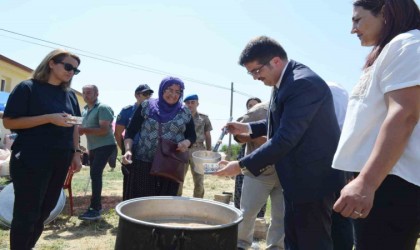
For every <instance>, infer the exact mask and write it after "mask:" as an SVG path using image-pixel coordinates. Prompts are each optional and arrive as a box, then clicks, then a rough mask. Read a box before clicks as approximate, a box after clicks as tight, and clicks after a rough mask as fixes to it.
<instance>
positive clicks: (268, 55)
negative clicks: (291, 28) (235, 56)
mask: <svg viewBox="0 0 420 250" xmlns="http://www.w3.org/2000/svg"><path fill="white" fill-rule="evenodd" d="M276 56H278V57H280V58H281V59H282V60H287V53H286V51H285V50H284V49H283V47H282V46H281V45H280V44H279V43H278V42H277V41H276V40H274V39H272V38H270V37H267V36H259V37H256V38H254V39H252V40H251V41H250V42H249V43H248V44H247V45H246V46H245V48H244V50H243V51H242V53H241V56H240V57H239V64H240V65H241V66H244V65H245V64H247V63H250V62H253V61H258V63H260V64H263V63H266V62H268V61H269V60H270V59H272V58H273V57H276Z"/></svg>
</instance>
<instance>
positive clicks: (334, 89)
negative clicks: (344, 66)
mask: <svg viewBox="0 0 420 250" xmlns="http://www.w3.org/2000/svg"><path fill="white" fill-rule="evenodd" d="M327 84H328V87H330V90H331V93H332V96H333V101H334V110H335V115H336V116H337V121H338V125H339V126H340V129H342V128H343V124H344V118H345V117H346V110H347V103H348V101H349V94H348V93H347V90H345V89H344V88H343V86H341V85H340V84H338V83H335V82H327Z"/></svg>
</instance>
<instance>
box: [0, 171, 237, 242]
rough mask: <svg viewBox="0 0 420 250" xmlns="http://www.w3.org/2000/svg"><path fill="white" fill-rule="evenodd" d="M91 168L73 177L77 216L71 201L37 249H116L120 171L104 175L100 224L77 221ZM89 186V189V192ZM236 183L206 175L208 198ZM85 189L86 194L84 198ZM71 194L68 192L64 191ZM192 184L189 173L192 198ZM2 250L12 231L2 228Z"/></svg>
mask: <svg viewBox="0 0 420 250" xmlns="http://www.w3.org/2000/svg"><path fill="white" fill-rule="evenodd" d="M88 178H89V168H88V167H84V168H83V169H82V171H81V172H80V173H77V174H75V175H74V177H73V183H72V190H73V202H74V215H73V216H70V214H69V199H68V198H67V200H66V206H65V207H64V209H63V211H62V212H61V214H60V215H59V216H58V217H57V218H56V219H55V220H54V221H53V222H51V223H50V224H48V225H46V227H45V230H44V232H43V234H42V235H41V238H40V239H39V241H38V243H37V245H36V248H35V249H37V250H52V249H57V250H61V249H66V250H67V249H77V250H80V249H83V250H85V249H86V250H96V249H97V250H99V249H100V250H104V249H114V245H115V240H116V235H117V231H118V219H119V218H118V215H117V214H116V213H115V210H114V208H115V206H116V205H117V204H118V203H119V202H121V193H122V174H121V171H120V168H119V167H117V169H116V170H115V171H113V172H110V171H109V167H106V169H105V171H104V176H103V192H102V194H103V196H102V204H103V210H104V212H103V214H102V217H103V218H102V220H100V221H98V222H85V221H81V220H79V219H78V218H77V215H79V214H81V213H83V212H84V211H85V209H86V208H87V206H88V205H89V199H90V185H88V184H89V181H88ZM86 187H88V188H87V189H86ZM233 187H234V180H233V179H227V178H219V177H215V176H210V175H206V178H205V192H206V193H205V198H207V199H213V197H214V195H215V194H222V192H224V191H226V192H233ZM85 190H87V191H86V195H85ZM65 193H66V195H68V192H67V190H65ZM192 193H193V182H192V178H191V174H190V173H188V175H187V178H186V181H185V184H184V191H183V196H187V197H192ZM0 249H9V230H8V229H7V228H5V227H0Z"/></svg>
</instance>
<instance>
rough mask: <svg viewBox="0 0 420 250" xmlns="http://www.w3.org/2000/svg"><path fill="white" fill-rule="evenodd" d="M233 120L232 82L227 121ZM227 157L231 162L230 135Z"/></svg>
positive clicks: (231, 84) (230, 135) (230, 137)
mask: <svg viewBox="0 0 420 250" xmlns="http://www.w3.org/2000/svg"><path fill="white" fill-rule="evenodd" d="M232 119H233V82H231V83H230V117H229V121H232ZM227 156H228V159H229V160H232V159H231V157H232V134H230V133H229V144H228V152H227Z"/></svg>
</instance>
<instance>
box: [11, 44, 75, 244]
mask: <svg viewBox="0 0 420 250" xmlns="http://www.w3.org/2000/svg"><path fill="white" fill-rule="evenodd" d="M79 64H80V59H79V57H77V56H76V55H73V54H71V53H69V52H67V51H64V50H61V49H56V50H54V51H52V52H50V53H49V54H48V55H47V56H46V57H45V58H44V60H43V61H42V62H41V64H40V65H39V66H38V67H37V68H36V70H35V71H34V72H33V75H32V78H31V79H29V80H26V81H23V82H21V83H20V84H18V85H17V86H16V87H15V88H14V90H13V91H12V93H11V94H10V96H9V99H8V101H7V105H6V109H5V111H4V117H3V124H4V127H5V128H8V129H11V130H13V131H14V132H15V133H17V138H16V140H15V142H14V143H13V146H12V155H11V159H10V172H11V177H12V180H13V186H14V191H15V201H14V209H13V219H12V223H11V230H10V248H11V249H19V250H26V249H32V248H33V247H34V246H35V244H36V242H37V240H38V238H39V237H40V235H41V233H42V231H43V229H44V221H45V219H47V218H48V216H49V215H50V212H51V211H52V210H53V209H54V207H55V206H56V204H57V202H58V199H59V197H60V193H61V190H62V187H63V183H64V180H65V178H66V175H67V172H68V170H69V167H71V170H72V171H75V172H77V171H79V170H80V168H81V166H82V165H81V162H80V149H79V133H78V130H77V129H75V128H74V125H73V124H72V117H71V116H80V109H79V104H78V101H77V98H76V95H75V94H74V92H73V91H72V90H71V89H70V83H71V80H72V78H73V76H74V75H75V74H77V73H79V72H80V71H79V70H78V69H77V67H78V66H79Z"/></svg>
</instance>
